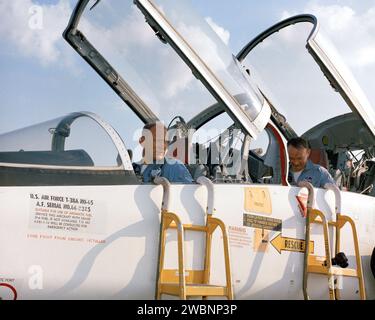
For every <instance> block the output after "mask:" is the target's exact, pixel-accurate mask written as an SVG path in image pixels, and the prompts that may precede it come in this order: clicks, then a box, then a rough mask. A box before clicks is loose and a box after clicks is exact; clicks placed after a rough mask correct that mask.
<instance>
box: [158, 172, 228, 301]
mask: <svg viewBox="0 0 375 320" xmlns="http://www.w3.org/2000/svg"><path fill="white" fill-rule="evenodd" d="M154 182H155V183H156V184H161V185H162V186H163V203H162V208H161V225H160V241H159V263H158V271H157V284H156V292H155V298H156V299H161V295H162V294H168V295H173V296H178V297H180V299H184V300H185V299H186V298H188V297H192V296H195V297H197V296H198V297H199V296H201V297H202V298H203V299H206V298H207V297H209V296H216V297H227V298H228V299H230V300H232V299H233V289H232V280H231V266H230V259H229V244H228V235H227V231H226V227H225V224H224V223H223V222H222V221H221V220H219V219H217V218H214V217H213V216H212V215H213V212H214V210H215V209H214V187H213V184H212V182H211V181H210V180H209V179H207V178H206V177H199V178H198V179H197V182H198V183H199V184H201V185H204V186H205V187H206V188H207V190H208V203H207V215H206V224H205V225H203V226H201V225H191V224H182V223H181V220H180V218H179V217H178V216H177V215H176V214H175V213H172V212H170V211H169V201H170V192H169V191H170V183H169V181H168V180H167V179H166V178H163V177H156V178H155V180H154ZM218 227H219V228H220V229H221V232H222V235H223V248H224V263H225V276H226V285H225V286H218V285H212V284H210V283H209V282H210V268H211V244H212V235H213V233H214V231H215V230H216V229H217V228H218ZM168 229H177V248H178V259H177V260H178V269H177V270H176V269H174V270H170V269H164V257H165V245H166V235H167V230H168ZM185 231H195V232H203V233H205V234H206V246H205V253H204V254H205V257H204V258H205V259H204V269H203V270H186V269H185V261H184V234H185Z"/></svg>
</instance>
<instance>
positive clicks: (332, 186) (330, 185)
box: [324, 183, 341, 216]
mask: <svg viewBox="0 0 375 320" xmlns="http://www.w3.org/2000/svg"><path fill="white" fill-rule="evenodd" d="M324 189H327V190H332V191H333V193H334V195H335V214H336V216H337V215H338V214H341V191H340V189H339V188H338V186H336V185H335V184H333V183H326V184H325V185H324Z"/></svg>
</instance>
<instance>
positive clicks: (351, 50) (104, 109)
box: [0, 0, 375, 134]
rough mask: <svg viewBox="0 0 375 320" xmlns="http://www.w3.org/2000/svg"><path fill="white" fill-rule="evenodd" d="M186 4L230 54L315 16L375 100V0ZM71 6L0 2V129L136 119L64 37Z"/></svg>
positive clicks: (61, 0)
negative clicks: (37, 19)
mask: <svg viewBox="0 0 375 320" xmlns="http://www.w3.org/2000/svg"><path fill="white" fill-rule="evenodd" d="M102 1H103V2H104V1H105V0H102ZM192 3H193V4H194V6H196V8H197V10H198V11H199V12H200V13H201V14H202V15H203V16H205V17H210V18H211V19H212V20H213V21H214V22H215V24H217V25H218V26H220V27H221V28H222V31H223V32H224V33H225V34H226V35H227V36H228V46H229V47H230V49H231V50H232V51H233V52H234V53H237V52H238V51H239V50H240V49H241V48H242V46H243V45H245V44H246V43H247V42H248V41H249V40H251V39H252V38H253V37H255V36H256V35H257V34H258V33H260V32H261V31H263V30H264V29H266V28H268V27H269V26H271V25H272V24H274V23H276V22H278V21H280V20H281V19H282V18H284V17H286V16H290V15H293V14H297V13H314V14H316V15H317V16H318V17H319V16H321V17H322V22H325V23H326V25H327V26H328V28H327V29H328V33H329V35H330V36H333V38H335V40H337V46H338V47H339V49H342V53H343V56H344V58H345V60H346V62H347V63H348V64H349V65H350V66H351V67H352V70H353V72H354V74H355V76H356V77H357V79H358V80H359V82H360V84H361V85H362V87H363V88H364V90H365V92H366V94H367V95H368V97H369V100H370V102H372V104H373V105H375V94H374V91H375V90H374V88H373V79H372V78H373V74H374V73H375V22H374V21H375V0H361V1H354V0H345V1H344V0H325V1H315V0H298V1H297V0H284V1H282V0H267V1H255V0H236V1H224V0H204V1H201V0H192ZM35 4H36V5H39V6H40V7H41V8H42V14H43V26H42V28H41V29H38V28H36V29H32V28H30V24H29V23H30V17H32V16H33V14H34V13H35V12H34V11H30V8H31V7H32V6H33V5H35ZM74 4H75V1H73V0H12V1H7V0H0V17H1V18H2V19H1V20H2V24H1V25H0V71H1V72H0V98H1V102H0V113H1V117H0V134H1V133H4V132H8V131H11V130H14V129H18V128H20V127H23V126H28V125H31V124H35V123H37V122H41V121H46V120H49V119H53V118H56V117H59V116H61V115H64V114H67V113H69V112H73V111H81V110H89V111H93V112H96V113H98V114H99V115H102V116H103V117H104V118H105V119H106V120H107V121H108V122H110V123H111V124H112V125H113V126H114V127H115V128H116V129H117V130H118V131H119V132H120V133H121V131H122V127H123V126H124V124H126V122H127V121H129V119H132V121H137V120H135V118H134V116H133V115H132V114H131V113H130V112H129V111H128V110H127V107H126V106H125V105H124V108H121V104H122V103H121V101H120V100H119V99H118V98H117V96H116V95H115V94H114V93H113V92H112V91H111V89H110V88H109V87H108V86H107V85H106V84H105V83H104V82H103V81H102V80H101V79H99V77H98V76H97V75H96V74H95V73H94V72H93V71H92V70H91V68H90V67H89V66H88V65H87V64H86V63H85V62H84V61H83V60H82V59H81V58H80V57H79V56H78V55H77V54H76V53H75V52H74V51H73V49H72V48H70V46H69V45H68V44H67V43H66V42H65V41H64V40H63V39H62V37H61V33H62V31H63V30H64V27H65V26H66V24H67V22H68V18H69V15H70V13H71V10H72V8H73V6H74ZM336 35H338V36H336ZM114 106H115V107H114Z"/></svg>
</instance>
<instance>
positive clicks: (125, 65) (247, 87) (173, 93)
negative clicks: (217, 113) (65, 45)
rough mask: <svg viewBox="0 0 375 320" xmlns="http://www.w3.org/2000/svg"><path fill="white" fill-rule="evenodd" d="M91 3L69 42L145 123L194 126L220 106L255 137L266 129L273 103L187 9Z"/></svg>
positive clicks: (75, 19) (179, 4) (85, 0)
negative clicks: (203, 114)
mask: <svg viewBox="0 0 375 320" xmlns="http://www.w3.org/2000/svg"><path fill="white" fill-rule="evenodd" d="M89 2H90V1H89V0H81V1H79V2H78V4H77V6H76V8H75V11H74V13H73V15H72V18H71V20H70V23H69V25H68V27H67V29H66V31H65V33H64V37H65V39H66V40H67V41H68V42H69V43H70V44H71V45H72V46H73V47H74V49H75V50H77V51H78V53H79V54H80V55H81V56H83V57H84V59H85V60H86V61H87V62H88V63H89V64H90V65H91V66H92V67H93V68H94V69H95V70H96V71H97V72H98V73H99V74H100V76H101V77H102V78H103V79H104V80H105V81H106V82H107V83H108V84H109V85H110V86H111V88H113V90H115V92H116V93H117V94H118V95H119V96H120V97H121V98H122V99H123V100H124V101H125V102H126V103H127V104H128V105H129V106H130V107H131V108H132V110H133V111H134V112H135V113H136V114H137V115H138V116H139V117H140V118H141V119H142V121H143V122H150V121H154V120H157V119H158V120H161V121H163V122H164V123H165V124H168V123H170V122H171V121H172V120H173V119H174V118H175V117H176V116H178V117H179V119H181V118H182V119H183V120H184V121H186V122H188V121H189V120H191V119H192V118H193V117H195V116H196V115H197V114H199V113H200V112H202V111H203V110H204V109H206V108H207V107H209V106H210V105H213V104H216V103H219V104H220V105H221V108H222V109H223V110H225V111H227V112H228V114H229V115H230V116H231V117H232V119H233V120H234V121H235V122H237V123H239V124H240V125H241V126H242V127H243V128H244V129H245V130H246V131H247V132H248V133H249V134H250V135H251V136H253V137H256V136H257V135H258V134H259V132H261V131H262V130H263V128H264V127H265V126H266V124H267V122H268V121H269V117H270V114H271V111H270V107H269V106H268V103H267V101H266V100H265V99H264V98H263V96H262V95H261V93H260V92H259V90H258V89H257V86H256V85H254V84H253V82H252V80H251V78H250V77H249V75H248V74H247V73H246V70H245V68H244V67H243V66H242V65H241V64H240V63H239V61H238V60H237V58H236V57H235V56H234V55H233V54H232V53H231V52H230V51H229V49H228V48H227V46H226V45H225V43H224V42H223V41H222V39H221V38H220V37H219V36H218V35H217V34H216V33H215V32H214V30H213V29H212V28H211V26H210V24H209V23H210V21H209V20H207V19H204V18H202V17H200V16H199V15H198V14H196V13H195V12H194V10H193V9H192V8H191V7H190V5H189V3H188V2H187V1H185V0H179V1H170V0H157V1H150V0H146V1H143V0H142V1H134V2H133V1H130V0H129V1H102V2H100V3H99V4H98V5H97V6H95V7H94V8H93V9H92V10H89V6H88V4H89ZM92 4H94V2H92ZM142 14H143V15H142Z"/></svg>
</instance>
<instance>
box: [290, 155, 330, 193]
mask: <svg viewBox="0 0 375 320" xmlns="http://www.w3.org/2000/svg"><path fill="white" fill-rule="evenodd" d="M288 181H289V183H290V184H292V185H297V184H298V183H299V182H301V181H307V182H310V183H311V184H312V185H313V186H314V187H315V188H324V185H325V184H326V183H333V184H335V181H334V180H333V178H332V177H331V175H330V174H329V172H328V171H327V169H326V168H324V167H322V166H320V165H318V164H314V163H312V162H311V160H308V161H307V163H306V167H305V169H303V171H302V172H301V174H300V176H299V177H298V181H294V176H293V173H292V172H291V171H289V176H288Z"/></svg>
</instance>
